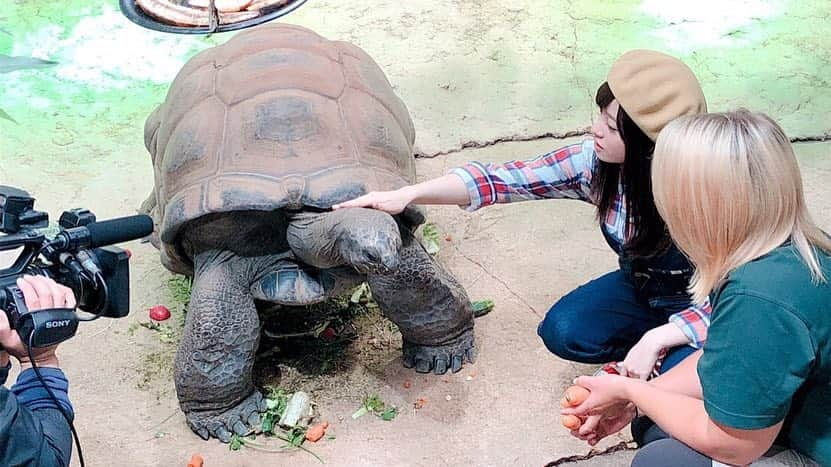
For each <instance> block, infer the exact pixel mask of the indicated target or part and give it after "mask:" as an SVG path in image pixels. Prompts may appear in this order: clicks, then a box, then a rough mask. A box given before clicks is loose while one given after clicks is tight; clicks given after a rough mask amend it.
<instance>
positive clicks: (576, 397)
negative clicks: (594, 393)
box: [560, 385, 590, 407]
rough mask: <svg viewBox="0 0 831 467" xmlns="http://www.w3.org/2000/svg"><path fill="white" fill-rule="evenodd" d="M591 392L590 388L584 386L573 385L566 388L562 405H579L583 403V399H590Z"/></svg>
mask: <svg viewBox="0 0 831 467" xmlns="http://www.w3.org/2000/svg"><path fill="white" fill-rule="evenodd" d="M589 394H590V393H589V390H588V389H586V388H584V387H583V386H577V385H574V386H571V387H569V388H568V389H566V392H565V394H564V395H563V399H562V400H561V401H560V406H561V407H577V406H578V405H580V404H582V403H583V401H585V400H586V399H588V397H589Z"/></svg>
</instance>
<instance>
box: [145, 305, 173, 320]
mask: <svg viewBox="0 0 831 467" xmlns="http://www.w3.org/2000/svg"><path fill="white" fill-rule="evenodd" d="M168 318H170V310H168V309H167V307H166V306H164V305H156V306H152V307H150V319H152V320H153V321H164V320H166V319H168Z"/></svg>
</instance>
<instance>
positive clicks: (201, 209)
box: [143, 25, 474, 442]
mask: <svg viewBox="0 0 831 467" xmlns="http://www.w3.org/2000/svg"><path fill="white" fill-rule="evenodd" d="M414 138H415V132H414V129H413V123H412V120H411V119H410V115H409V113H408V111H407V108H406V107H405V105H404V103H403V102H402V101H401V100H400V99H399V98H398V97H397V96H396V95H395V93H394V91H393V89H392V87H391V85H390V83H389V82H388V80H387V78H386V76H385V75H384V73H383V72H382V71H381V69H380V68H379V67H378V65H377V64H376V63H375V62H374V61H373V60H372V58H370V57H369V56H368V55H367V54H366V53H365V52H364V51H363V50H361V49H360V48H358V47H356V46H354V45H352V44H349V43H346V42H338V41H330V40H327V39H324V38H323V37H321V36H319V35H317V34H316V33H314V32H312V31H310V30H308V29H305V28H301V27H297V26H289V25H268V26H259V27H257V28H252V29H250V30H247V31H244V32H242V33H239V34H238V35H236V36H235V37H233V38H232V39H230V40H229V41H228V42H227V43H225V44H223V45H220V46H217V47H214V48H211V49H208V50H205V51H203V52H201V53H200V54H198V55H196V56H195V57H193V58H192V59H191V60H190V61H188V63H186V64H185V66H184V67H183V68H182V70H181V71H180V72H179V74H178V75H177V76H176V78H175V80H174V81H173V83H172V84H171V86H170V89H169V91H168V94H167V97H166V99H165V101H164V102H163V103H162V104H161V105H160V106H159V107H158V108H157V109H156V110H155V111H154V112H153V113H152V114H151V115H150V116H149V117H148V119H147V122H146V126H145V144H146V146H147V149H148V151H149V152H150V154H151V157H152V160H153V166H154V174H155V188H154V190H153V193H151V195H150V197H149V198H148V201H146V202H145V204H144V205H143V209H144V210H145V211H148V212H150V213H151V214H152V215H153V216H154V219H155V221H156V225H157V228H156V233H155V235H156V237H155V242H154V244H155V245H156V246H157V247H159V249H160V252H161V258H162V262H163V264H164V265H165V266H166V267H167V268H168V269H170V270H171V271H174V272H177V273H182V274H187V275H192V276H193V279H194V282H193V292H192V296H191V301H190V305H189V309H188V312H187V320H186V323H185V330H184V336H183V338H182V342H181V344H180V346H179V349H178V351H177V354H176V361H175V382H176V391H177V395H178V397H179V403H180V406H181V408H182V410H183V411H184V413H185V415H186V417H187V421H188V424H189V425H190V427H191V428H192V429H193V430H194V431H195V432H196V433H197V434H199V435H200V436H201V437H203V438H205V439H208V438H209V437H211V436H214V437H217V438H219V439H220V440H222V441H225V442H227V441H228V440H229V439H230V437H231V434H232V433H238V434H243V433H245V432H247V431H248V429H249V427H250V426H253V425H255V424H257V423H258V419H259V412H261V411H262V410H263V409H264V400H263V398H262V395H261V394H260V392H259V391H257V390H256V388H255V387H254V384H253V380H252V367H253V364H254V357H255V352H256V350H257V346H258V344H259V339H260V327H261V326H260V319H259V315H258V311H257V307H258V305H260V304H263V303H267V304H275V303H276V304H282V305H297V306H300V305H307V304H312V303H316V302H320V301H323V300H326V299H327V298H329V297H333V296H337V295H339V294H344V293H346V292H348V291H349V290H350V289H352V288H354V287H355V286H356V285H358V284H360V283H361V282H364V281H366V282H367V283H368V284H369V286H370V288H371V290H372V294H373V297H374V298H375V300H376V301H377V303H378V305H379V307H380V309H381V310H382V311H383V313H384V314H385V315H386V316H387V317H388V318H389V319H390V320H392V321H393V322H394V323H395V324H396V325H398V328H399V329H400V331H401V335H402V337H403V364H404V366H406V367H408V368H413V367H414V368H415V369H416V371H418V372H421V373H429V372H431V371H432V372H435V373H436V374H443V373H445V372H446V371H447V370H448V369H451V370H452V371H458V370H459V369H460V368H461V367H462V365H463V364H464V362H465V361H472V360H473V358H474V339H473V312H472V307H471V304H470V301H469V299H468V297H467V295H466V293H465V291H464V290H463V289H462V287H461V286H460V285H459V283H458V282H457V281H456V280H455V279H454V278H453V277H452V276H451V275H450V274H448V273H447V271H445V270H444V269H443V268H442V267H441V266H440V265H439V264H437V263H436V262H435V261H434V260H433V259H432V258H431V257H430V255H428V254H427V253H426V252H425V250H424V249H423V248H422V247H421V245H420V244H419V242H418V241H417V239H416V238H415V237H414V235H413V230H414V229H415V228H416V227H417V226H418V225H419V224H420V223H422V222H423V221H424V218H423V216H422V215H421V214H420V213H419V211H417V210H416V209H413V208H408V210H406V211H405V212H403V213H402V214H401V215H399V216H390V215H389V214H387V213H384V212H381V211H376V210H372V209H342V210H336V211H333V210H332V209H331V207H332V205H334V204H336V203H340V202H343V201H346V200H349V199H352V198H354V197H356V196H359V195H361V194H364V193H367V192H369V191H374V190H391V189H395V188H399V187H401V186H404V185H407V184H410V183H412V182H414V181H415V166H414V162H415V161H414V158H413V140H414Z"/></svg>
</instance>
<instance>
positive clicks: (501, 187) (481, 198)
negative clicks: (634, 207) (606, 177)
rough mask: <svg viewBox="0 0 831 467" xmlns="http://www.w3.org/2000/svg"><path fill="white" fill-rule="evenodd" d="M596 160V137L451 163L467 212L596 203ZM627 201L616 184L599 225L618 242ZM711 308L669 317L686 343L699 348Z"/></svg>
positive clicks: (621, 237)
mask: <svg viewBox="0 0 831 467" xmlns="http://www.w3.org/2000/svg"><path fill="white" fill-rule="evenodd" d="M596 164H597V154H595V151H594V141H592V140H586V141H583V142H582V143H577V144H572V145H570V146H566V147H564V148H560V149H557V150H555V151H552V152H549V153H548V154H543V155H542V156H540V157H537V158H536V159H532V160H529V161H512V162H506V163H504V164H481V163H479V162H471V163H469V164H467V165H465V166H463V167H458V168H455V169H453V170H452V171H451V173H453V174H456V175H458V176H459V177H461V179H462V180H463V181H464V183H465V186H467V191H468V193H469V194H470V205H468V206H467V208H466V209H467V210H468V211H475V210H477V209H479V208H481V207H484V206H490V205H492V204H497V203H513V202H517V201H527V200H534V199H577V200H581V201H585V202H587V203H591V204H594V200H593V199H592V196H591V181H592V175H593V173H594V168H595V165H596ZM626 220H627V217H626V202H625V198H624V194H623V185H622V184H619V185H618V191H617V196H615V199H614V201H613V203H612V209H610V210H609V212H608V213H607V214H606V218H605V219H604V220H603V225H602V226H601V228H602V229H603V230H604V232H605V233H606V234H608V235H609V236H611V237H612V238H614V239H615V240H617V241H618V242H620V243H624V240H625V239H626V236H627V230H628V229H627V225H628V224H627V222H626ZM711 312H712V308H711V306H710V303H709V301H705V302H704V303H703V304H702V305H700V306H696V305H693V306H690V307H689V308H687V309H685V310H683V311H681V312H679V313H676V314H674V315H672V316H670V318H669V321H670V322H672V323H675V324H676V325H678V327H680V328H681V330H682V331H683V332H684V334H686V336H687V337H688V338H689V339H690V345H692V346H693V347H700V346H701V345H703V344H704V341H706V340H707V327H708V326H709V325H710V313H711Z"/></svg>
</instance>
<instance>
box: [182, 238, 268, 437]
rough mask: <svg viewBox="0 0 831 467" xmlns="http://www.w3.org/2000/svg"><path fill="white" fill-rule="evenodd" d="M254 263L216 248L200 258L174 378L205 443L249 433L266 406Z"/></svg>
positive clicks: (192, 425)
mask: <svg viewBox="0 0 831 467" xmlns="http://www.w3.org/2000/svg"><path fill="white" fill-rule="evenodd" d="M249 262H250V261H246V260H245V259H244V258H240V257H237V256H236V255H234V254H233V253H231V252H227V251H222V252H220V251H216V250H211V251H208V252H203V253H200V254H199V255H198V256H197V258H196V271H195V275H194V282H193V292H192V294H191V299H190V305H189V308H188V315H187V321H186V322H185V330H184V335H183V336H182V342H181V344H180V345H179V350H178V351H177V352H176V361H175V367H174V379H175V382H176V393H177V395H178V397H179V405H180V407H181V408H182V411H183V412H184V413H185V416H186V418H187V422H188V425H189V426H190V428H191V429H192V430H193V431H194V432H195V433H196V434H198V435H199V436H201V437H202V438H204V439H208V438H209V437H212V436H213V437H216V438H219V440H220V441H222V442H225V443H227V442H229V441H230V439H231V434H232V433H236V434H238V435H244V434H245V433H247V432H248V431H249V427H250V426H254V425H256V424H258V423H259V412H261V411H264V410H265V408H266V407H265V401H264V400H263V397H262V394H260V392H259V391H257V390H256V389H255V388H254V382H253V379H252V374H251V372H252V368H253V366H254V353H255V351H256V350H257V345H258V344H259V339H260V322H259V317H258V316H257V310H256V308H255V307H254V299H253V297H252V295H251V292H250V287H249V285H248V280H249V279H248V278H249V277H250V275H251V274H250V270H251V268H250V266H249V264H248V263H249Z"/></svg>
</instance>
